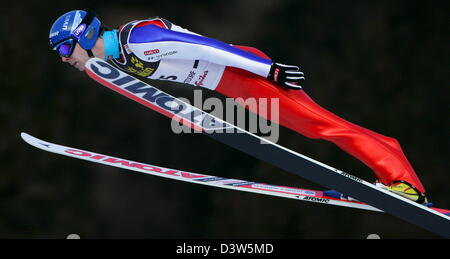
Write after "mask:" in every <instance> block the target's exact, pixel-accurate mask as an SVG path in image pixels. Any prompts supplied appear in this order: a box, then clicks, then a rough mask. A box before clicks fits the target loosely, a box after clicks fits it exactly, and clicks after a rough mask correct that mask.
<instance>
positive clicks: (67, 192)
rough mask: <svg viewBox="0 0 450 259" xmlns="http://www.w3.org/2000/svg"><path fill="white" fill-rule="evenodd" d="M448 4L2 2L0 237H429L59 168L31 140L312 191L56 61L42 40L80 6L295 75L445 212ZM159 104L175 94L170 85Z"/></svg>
mask: <svg viewBox="0 0 450 259" xmlns="http://www.w3.org/2000/svg"><path fill="white" fill-rule="evenodd" d="M448 3H449V2H448V1H390V0H389V1H388V0H386V1H376V2H375V1H299V0H283V1H256V0H239V1H200V0H198V1H175V0H172V1H171V0H165V1H156V0H152V1H131V2H127V3H123V2H122V1H121V2H118V1H77V2H73V1H55V2H51V1H50V2H49V1H47V2H44V1H39V2H38V1H34V2H23V1H13V2H9V3H7V4H5V5H4V7H2V10H1V11H0V14H1V15H0V17H1V18H0V19H1V22H0V30H1V31H0V33H1V34H0V35H1V36H0V37H1V41H0V58H1V61H2V62H1V63H0V89H1V91H2V92H1V94H0V133H1V136H2V137H1V141H0V237H2V238H65V237H66V236H67V235H68V234H71V233H76V234H79V235H80V236H81V237H82V238H366V237H367V236H368V235H369V234H372V233H375V234H378V235H380V236H381V238H436V237H437V236H435V235H433V234H431V233H429V232H427V231H425V230H422V229H419V228H417V227H415V226H412V225H410V224H408V223H404V222H402V221H400V220H398V219H396V218H394V217H392V216H389V215H385V214H381V213H375V212H364V211H359V210H352V209H347V208H339V207H333V206H325V205H320V204H314V203H305V202H299V201H295V200H285V199H281V198H274V197H265V196H259V195H256V194H249V193H239V192H235V191H229V190H221V189H214V188H211V187H204V186H199V185H193V184H188V183H182V182H176V181H173V180H166V179H161V178H158V177H152V176H147V175H143V174H138V173H134V172H131V171H125V170H120V169H115V168H111V167H106V166H102V165H97V164H92V163H88V162H84V161H79V160H75V159H70V158H66V157H61V156H58V155H54V154H50V153H47V152H43V151H40V150H37V149H36V148H34V147H31V146H29V145H27V144H26V143H25V142H23V141H22V140H21V138H20V136H19V134H20V132H22V131H24V132H28V133H30V134H32V135H34V136H36V137H38V138H42V139H45V140H48V141H50V142H55V143H59V144H63V145H68V146H73V147H79V148H82V149H87V150H91V151H95V152H98V153H105V154H109V155H113V156H117V157H122V158H128V159H131V160H135V161H140V162H144V163H150V164H156V165H161V166H165V167H171V168H177V169H183V170H187V171H192V172H198V173H204V174H213V175H218V176H224V177H229V178H236V179H245V180H253V181H261V182H268V183H273V184H281V185H287V186H293V187H306V188H313V189H322V188H321V187H320V186H317V185H315V184H313V183H310V182H307V181H305V180H303V179H301V178H299V177H296V176H293V175H290V174H289V173H287V172H284V171H281V170H278V169H277V168H274V167H272V166H270V165H268V164H266V163H264V162H261V161H258V160H256V159H254V158H252V157H250V156H247V155H245V154H242V153H240V152H238V151H236V150H234V149H231V148H229V147H227V146H225V145H223V144H220V143H218V142H215V141H214V140H212V139H210V138H208V137H206V136H204V135H199V134H184V135H176V134H174V133H172V131H171V130H170V120H169V119H168V118H166V117H163V116H161V115H160V114H158V113H156V112H153V111H151V110H148V109H147V108H145V107H144V106H141V105H139V104H137V103H135V102H133V101H130V100H129V99H127V98H124V97H122V96H120V95H118V94H116V93H114V92H112V91H110V90H108V89H107V88H105V87H102V86H100V85H98V84H97V83H96V82H94V81H92V80H90V79H89V78H88V77H87V76H86V75H85V74H84V73H80V72H79V71H78V70H76V69H74V68H72V67H70V65H68V64H63V63H62V62H60V60H59V58H58V57H57V55H56V54H55V53H53V52H52V51H51V50H50V48H49V46H48V32H49V29H50V27H51V25H52V23H53V21H54V20H55V19H56V18H58V17H59V16H60V15H61V14H63V13H65V12H67V11H69V10H72V9H81V8H85V7H89V8H91V9H93V10H95V11H96V12H97V13H98V14H99V15H100V17H101V18H102V21H103V22H104V23H106V24H107V25H109V26H110V27H116V26H118V25H121V24H124V23H126V22H128V21H130V20H135V19H144V18H147V17H150V16H161V17H164V18H166V19H168V20H170V21H172V22H173V23H175V24H177V25H180V26H182V27H184V28H187V29H189V30H191V31H194V32H197V33H200V34H203V35H206V36H209V37H213V38H217V39H220V40H222V41H225V42H228V43H233V44H240V45H249V46H254V47H257V48H259V49H261V50H263V51H264V52H266V53H268V54H269V55H270V56H271V57H272V58H273V59H274V60H277V61H279V62H282V63H289V64H297V65H301V66H302V67H303V70H304V71H305V73H306V76H307V83H306V84H305V90H306V91H307V92H308V94H309V95H310V96H311V97H312V98H313V99H314V100H315V101H317V102H318V103H319V104H321V105H322V106H323V107H325V108H327V109H329V110H331V111H332V112H334V113H336V114H337V115H340V116H342V117H343V118H345V119H347V120H349V121H351V122H354V123H357V124H359V125H362V126H364V127H367V128H369V129H372V130H375V131H377V132H379V133H382V134H384V135H387V136H392V137H395V138H396V139H398V140H399V141H400V143H401V144H402V147H403V149H404V151H405V153H406V155H407V157H408V158H409V160H410V162H411V163H412V165H413V167H414V168H415V169H416V171H417V173H418V174H419V176H420V178H421V179H422V181H423V183H424V185H425V187H426V188H427V190H428V193H429V197H430V199H431V201H433V202H434V203H435V205H436V206H438V207H443V208H450V198H449V194H450V190H449V184H450V174H449V172H448V154H449V152H448V151H449V145H448V144H449V143H448V133H449V128H450V127H449V121H448V110H449V105H448V100H449V91H448V71H449V70H448V69H449V68H450V66H449V62H450V45H449V43H450V39H449V37H450V33H449V23H448V21H449V19H448V18H449V17H448V13H449V11H450V9H449V4H448ZM165 87H166V88H167V89H168V91H170V92H171V93H179V94H180V96H181V95H183V94H186V89H183V87H179V86H167V85H166V86H165ZM281 134H282V135H281V139H280V141H279V143H280V144H282V145H285V146H287V147H289V148H291V149H293V150H295V151H298V152H300V153H303V154H305V155H307V156H310V157H312V158H314V159H317V160H319V161H321V162H324V163H326V164H329V165H332V166H333V167H336V168H339V169H341V170H344V171H347V172H350V173H352V174H354V175H356V176H359V177H361V178H363V179H366V180H368V181H373V180H374V179H375V177H374V175H373V173H372V172H371V171H370V169H368V168H367V167H365V166H364V165H363V164H362V163H360V162H359V161H358V160H356V159H354V158H352V157H351V156H349V155H347V154H346V153H344V152H343V151H341V150H340V149H338V148H337V147H335V146H334V145H332V144H329V143H327V142H325V141H321V140H310V139H307V138H305V137H303V136H300V135H298V134H295V133H293V132H292V131H290V130H287V129H283V130H282V131H281Z"/></svg>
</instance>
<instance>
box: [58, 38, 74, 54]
mask: <svg viewBox="0 0 450 259" xmlns="http://www.w3.org/2000/svg"><path fill="white" fill-rule="evenodd" d="M76 44H77V42H76V41H75V40H74V39H67V40H65V41H63V42H61V43H60V44H58V45H57V46H56V47H55V48H54V50H55V51H56V52H57V53H58V54H59V55H60V56H61V57H65V58H68V57H70V56H71V55H72V53H73V50H74V49H75V45H76Z"/></svg>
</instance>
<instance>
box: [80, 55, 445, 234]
mask: <svg viewBox="0 0 450 259" xmlns="http://www.w3.org/2000/svg"><path fill="white" fill-rule="evenodd" d="M85 71H86V73H87V74H88V75H89V76H90V77H91V78H92V79H94V80H96V81H97V82H99V83H100V84H102V85H104V86H106V87H108V88H110V89H112V90H114V91H116V92H118V93H120V94H122V95H125V96H127V97H129V98H130V99H132V100H134V101H137V102H139V103H141V104H143V105H145V106H146V107H148V108H151V109H153V110H155V111H157V112H159V113H161V114H163V115H166V116H168V117H169V118H172V119H175V120H177V121H180V122H182V123H183V124H184V125H186V126H189V127H191V128H193V129H195V130H199V131H202V132H204V133H206V135H207V136H209V137H211V138H213V139H216V140H218V141H220V142H222V143H224V144H227V145H229V146H232V147H234V148H236V149H238V150H240V151H242V152H244V153H247V154H249V155H252V156H254V157H256V158H258V159H260V160H262V161H265V162H267V163H270V164H272V165H274V166H277V167H279V168H281V169H284V170H286V171H288V172H290V173H293V174H296V175H299V176H301V177H303V178H305V179H307V180H309V181H312V182H315V183H317V184H320V185H322V186H324V187H325V188H328V189H332V190H336V191H338V192H340V193H345V194H346V195H349V196H351V197H353V198H355V199H357V200H359V201H361V202H364V203H366V204H369V205H371V206H373V207H375V208H377V209H379V210H382V211H385V212H386V213H389V214H391V215H394V216H396V217H399V218H401V219H403V220H405V221H407V222H409V223H411V224H414V225H417V226H419V227H422V228H424V229H427V230H428V231H431V232H433V233H435V234H437V235H440V236H442V237H445V238H450V217H449V216H447V215H445V214H443V213H439V212H437V211H435V210H432V209H430V208H427V207H425V206H423V205H420V204H417V203H415V202H413V201H410V200H408V199H406V198H403V197H400V196H398V195H395V194H392V193H391V192H389V191H387V190H384V189H382V188H378V187H376V186H375V185H373V184H371V183H369V182H366V181H364V180H362V179H360V178H358V177H355V176H353V175H350V174H348V173H346V172H343V171H341V170H338V169H335V168H333V167H331V166H328V165H326V164H323V163H321V162H318V161H316V160H314V159H312V158H309V157H307V156H304V155H302V154H299V153H296V152H294V151H292V150H290V149H287V148H285V147H283V146H280V145H278V144H276V143H272V142H270V141H268V140H266V139H264V138H261V137H259V136H257V135H255V134H253V133H251V132H248V131H245V130H243V129H241V128H239V127H237V126H235V125H232V124H230V123H228V122H226V121H223V120H221V119H220V118H217V117H215V116H213V115H211V114H208V113H206V112H204V111H202V110H200V109H198V108H196V107H194V106H192V105H190V104H188V103H186V102H183V101H181V100H179V99H178V98H176V97H174V96H171V95H169V94H167V93H165V92H163V91H161V90H160V89H158V88H156V87H153V86H152V85H150V84H147V83H145V82H143V81H141V80H139V79H137V78H135V77H133V76H131V75H128V74H126V73H124V72H122V71H120V70H119V69H117V68H115V67H114V66H112V65H110V64H108V63H107V62H105V61H103V60H101V59H98V58H92V59H90V60H89V61H88V62H86V64H85ZM224 129H226V131H225V133H224ZM230 132H233V133H230Z"/></svg>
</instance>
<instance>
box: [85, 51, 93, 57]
mask: <svg viewBox="0 0 450 259" xmlns="http://www.w3.org/2000/svg"><path fill="white" fill-rule="evenodd" d="M86 52H87V54H88V56H89V57H90V58H93V57H94V53H92V50H90V49H87V50H86Z"/></svg>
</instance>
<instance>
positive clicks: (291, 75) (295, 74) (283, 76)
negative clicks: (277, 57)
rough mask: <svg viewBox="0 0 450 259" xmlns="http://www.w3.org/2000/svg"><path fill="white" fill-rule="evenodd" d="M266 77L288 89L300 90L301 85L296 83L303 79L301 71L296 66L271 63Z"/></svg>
mask: <svg viewBox="0 0 450 259" xmlns="http://www.w3.org/2000/svg"><path fill="white" fill-rule="evenodd" d="M267 78H268V79H270V80H272V81H274V82H276V83H278V84H280V85H282V86H284V87H286V88H289V89H297V90H301V89H302V86H301V85H298V83H300V82H302V81H304V80H305V77H304V74H303V72H301V71H300V68H299V67H297V66H290V65H284V64H280V63H273V64H272V67H271V68H270V73H269V76H267Z"/></svg>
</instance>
